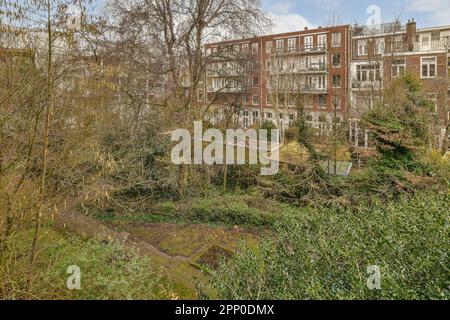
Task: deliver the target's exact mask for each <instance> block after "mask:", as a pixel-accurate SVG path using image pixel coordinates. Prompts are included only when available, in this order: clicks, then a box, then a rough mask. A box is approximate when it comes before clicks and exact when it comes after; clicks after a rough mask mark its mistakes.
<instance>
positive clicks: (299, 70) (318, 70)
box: [268, 64, 327, 74]
mask: <svg viewBox="0 0 450 320" xmlns="http://www.w3.org/2000/svg"><path fill="white" fill-rule="evenodd" d="M268 71H269V73H270V74H322V73H327V65H326V64H315V65H311V66H309V67H306V66H298V67H296V68H277V67H273V68H271V69H270V70H268Z"/></svg>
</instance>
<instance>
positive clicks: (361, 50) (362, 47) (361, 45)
mask: <svg viewBox="0 0 450 320" xmlns="http://www.w3.org/2000/svg"><path fill="white" fill-rule="evenodd" d="M367 52H368V46H367V40H358V56H365V55H367Z"/></svg>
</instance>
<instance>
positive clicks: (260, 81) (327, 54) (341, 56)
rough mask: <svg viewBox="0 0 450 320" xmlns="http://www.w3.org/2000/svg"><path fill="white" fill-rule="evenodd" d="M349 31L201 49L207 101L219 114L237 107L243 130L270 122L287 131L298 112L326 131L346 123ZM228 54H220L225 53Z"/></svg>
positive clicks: (272, 37)
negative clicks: (334, 123) (334, 125)
mask: <svg viewBox="0 0 450 320" xmlns="http://www.w3.org/2000/svg"><path fill="white" fill-rule="evenodd" d="M349 30H350V26H338V27H330V28H318V29H311V30H309V29H307V28H305V30H302V31H298V32H291V33H284V34H276V35H269V36H261V37H254V38H249V39H242V40H236V41H229V42H222V43H213V44H208V45H207V46H206V55H207V61H208V64H207V74H206V81H205V82H206V91H207V99H208V101H209V102H213V103H214V104H215V106H216V110H218V112H217V117H221V116H222V117H223V115H220V110H221V108H225V107H226V106H229V105H230V104H231V105H232V104H233V103H235V104H240V106H241V110H238V115H237V117H238V120H239V121H240V122H241V123H242V124H243V126H244V127H248V126H251V125H252V124H255V123H262V122H263V121H272V122H273V123H274V124H276V125H277V126H278V127H279V128H282V129H284V128H287V127H289V125H290V124H292V122H293V121H294V120H295V118H296V116H297V112H298V110H299V108H303V110H304V113H305V114H306V118H307V121H308V122H309V123H310V124H311V125H312V126H314V127H317V128H320V129H326V128H327V126H328V125H329V124H330V123H331V122H332V118H333V116H334V115H336V119H337V120H338V121H343V119H344V118H345V110H346V103H347V92H348V87H347V86H348V66H349V47H350V38H349ZM225 52H226V53H227V54H224V53H225Z"/></svg>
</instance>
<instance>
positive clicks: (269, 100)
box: [266, 94, 273, 106]
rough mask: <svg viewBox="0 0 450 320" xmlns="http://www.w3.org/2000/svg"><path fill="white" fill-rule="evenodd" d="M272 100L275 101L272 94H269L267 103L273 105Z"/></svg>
mask: <svg viewBox="0 0 450 320" xmlns="http://www.w3.org/2000/svg"><path fill="white" fill-rule="evenodd" d="M272 101H273V100H272V95H270V94H268V95H267V97H266V102H267V105H268V106H271V105H272Z"/></svg>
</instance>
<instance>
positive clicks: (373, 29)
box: [353, 21, 406, 37]
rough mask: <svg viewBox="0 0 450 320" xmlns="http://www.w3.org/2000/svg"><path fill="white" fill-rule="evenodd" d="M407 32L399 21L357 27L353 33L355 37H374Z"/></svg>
mask: <svg viewBox="0 0 450 320" xmlns="http://www.w3.org/2000/svg"><path fill="white" fill-rule="evenodd" d="M404 31H406V26H405V25H402V24H401V23H400V22H399V21H394V22H389V23H383V24H378V25H371V26H358V25H355V26H354V28H353V32H354V34H355V36H357V37H361V36H372V35H377V34H391V33H396V32H404Z"/></svg>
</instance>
